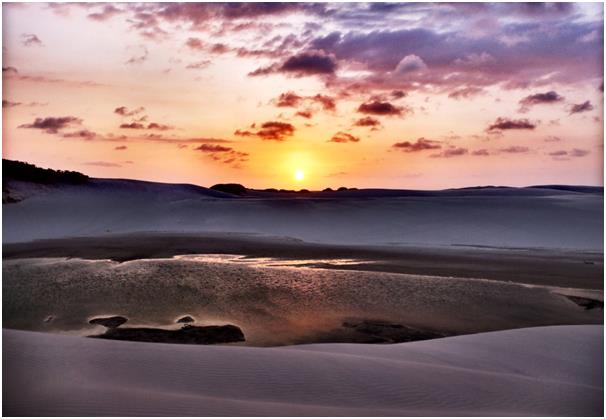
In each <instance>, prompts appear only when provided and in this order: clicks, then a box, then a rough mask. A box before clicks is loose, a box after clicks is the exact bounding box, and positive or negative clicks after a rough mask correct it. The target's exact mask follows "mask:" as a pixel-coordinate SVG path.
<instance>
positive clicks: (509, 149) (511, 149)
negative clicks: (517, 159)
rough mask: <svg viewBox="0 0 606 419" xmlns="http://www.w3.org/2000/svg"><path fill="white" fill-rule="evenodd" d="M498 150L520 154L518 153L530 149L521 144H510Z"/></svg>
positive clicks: (526, 151)
mask: <svg viewBox="0 0 606 419" xmlns="http://www.w3.org/2000/svg"><path fill="white" fill-rule="evenodd" d="M499 151H500V152H502V153H512V154H520V153H528V152H529V151H530V149H529V148H528V147H522V146H510V147H507V148H500V149H499Z"/></svg>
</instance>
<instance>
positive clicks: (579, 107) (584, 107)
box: [570, 100, 593, 115]
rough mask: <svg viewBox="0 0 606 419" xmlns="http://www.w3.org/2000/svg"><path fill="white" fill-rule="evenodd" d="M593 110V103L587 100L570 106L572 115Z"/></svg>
mask: <svg viewBox="0 0 606 419" xmlns="http://www.w3.org/2000/svg"><path fill="white" fill-rule="evenodd" d="M592 110H593V105H592V104H591V102H590V101H588V100H586V101H585V102H583V103H579V104H576V105H572V107H571V108H570V115H572V114H574V113H581V112H589V111H592Z"/></svg>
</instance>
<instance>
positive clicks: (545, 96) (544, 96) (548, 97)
mask: <svg viewBox="0 0 606 419" xmlns="http://www.w3.org/2000/svg"><path fill="white" fill-rule="evenodd" d="M562 101H564V98H563V97H562V96H560V95H559V94H557V93H556V92H554V91H553V90H551V91H549V92H545V93H536V94H534V95H529V96H526V97H525V98H523V99H521V100H520V101H519V104H520V112H528V110H529V109H530V108H531V107H532V106H535V105H540V104H553V103H559V102H562Z"/></svg>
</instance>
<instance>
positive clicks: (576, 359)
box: [3, 326, 604, 416]
mask: <svg viewBox="0 0 606 419" xmlns="http://www.w3.org/2000/svg"><path fill="white" fill-rule="evenodd" d="M603 339H604V336H603V326H551V327H539V328H529V329H518V330H511V331H501V332H490V333H482V334H477V335H467V336H458V337H449V338H443V339H436V340H430V341H423V342H411V343H403V344H396V345H360V344H316V345H301V346H291V347H280V348H247V347H229V346H196V345H167V344H146V343H136V342H113V341H102V340H97V339H86V338H81V337H71V336H60V335H55V334H46V333H36V332H23V331H15V330H7V329H4V330H3V365H4V368H3V382H4V386H3V400H4V401H3V413H4V414H5V415H61V416H63V415H65V416H70V415H171V416H172V415H174V416H179V415H271V416H275V415H277V416H281V415H287V416H289V415H350V416H355V415H436V416H440V415H449V416H451V415H503V416H505V415H548V416H551V415H573V416H602V414H603V393H604V391H603V382H604V377H603V368H604V365H603V357H602V354H603V349H604V347H603V342H604V340H603Z"/></svg>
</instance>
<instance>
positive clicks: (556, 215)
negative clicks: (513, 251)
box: [2, 179, 604, 250]
mask: <svg viewBox="0 0 606 419" xmlns="http://www.w3.org/2000/svg"><path fill="white" fill-rule="evenodd" d="M11 190H14V191H16V192H14V194H15V196H23V197H25V199H24V200H23V201H21V202H18V203H15V204H8V205H3V212H4V214H3V218H2V223H3V230H4V235H3V242H4V243H10V242H23V241H30V240H34V239H42V238H59V237H69V236H91V235H104V234H111V233H129V232H140V231H165V232H188V233H193V232H239V233H258V234H265V235H273V236H289V237H294V238H298V239H302V240H305V241H311V242H324V243H339V244H412V245H430V246H435V245H451V244H466V245H488V246H505V247H549V248H568V249H578V250H602V249H603V242H604V238H603V231H604V225H603V210H604V197H603V195H602V194H600V193H579V192H575V191H560V190H552V189H516V188H505V189H482V190H456V191H438V192H432V193H429V196H414V194H418V193H417V192H414V191H413V192H407V191H388V190H387V191H386V190H360V191H348V192H343V193H336V192H335V193H328V194H309V195H306V194H294V195H284V194H282V195H280V197H276V196H275V194H273V195H272V194H259V193H257V195H259V196H257V197H254V196H253V197H247V198H233V197H231V198H230V197H226V195H225V194H221V193H220V192H216V191H212V190H209V189H205V188H200V187H196V186H192V185H172V184H161V183H153V182H135V181H121V180H102V179H96V180H94V181H92V182H91V184H88V185H84V186H61V187H57V188H55V187H52V188H42V189H41V188H40V187H39V186H38V187H35V185H31V184H25V183H19V182H12V183H11ZM253 194H254V193H253ZM398 194H400V196H394V195H398ZM285 196H286V197H287V198H285Z"/></svg>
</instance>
